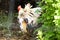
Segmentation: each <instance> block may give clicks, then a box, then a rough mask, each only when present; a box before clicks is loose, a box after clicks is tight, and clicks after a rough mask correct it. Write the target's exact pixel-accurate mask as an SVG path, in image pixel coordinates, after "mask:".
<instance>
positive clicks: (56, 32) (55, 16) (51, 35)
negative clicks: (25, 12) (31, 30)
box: [36, 0, 60, 40]
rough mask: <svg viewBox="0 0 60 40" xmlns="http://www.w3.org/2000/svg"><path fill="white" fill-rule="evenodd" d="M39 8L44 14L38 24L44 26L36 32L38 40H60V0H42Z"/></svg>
mask: <svg viewBox="0 0 60 40" xmlns="http://www.w3.org/2000/svg"><path fill="white" fill-rule="evenodd" d="M39 6H40V7H41V8H42V10H43V12H42V15H41V16H40V17H39V19H38V23H43V24H42V26H41V27H40V28H38V29H37V30H36V31H38V34H37V38H38V40H60V0H42V1H41V2H40V3H39ZM40 34H41V35H40Z"/></svg>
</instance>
